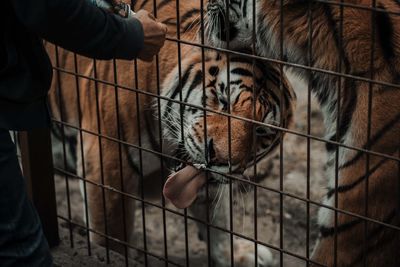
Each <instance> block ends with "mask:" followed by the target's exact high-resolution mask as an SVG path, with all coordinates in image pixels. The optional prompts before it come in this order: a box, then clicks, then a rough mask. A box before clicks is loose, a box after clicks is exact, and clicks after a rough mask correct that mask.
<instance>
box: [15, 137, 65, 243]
mask: <svg viewBox="0 0 400 267" xmlns="http://www.w3.org/2000/svg"><path fill="white" fill-rule="evenodd" d="M18 139H19V142H20V147H21V156H22V169H23V173H24V176H25V178H26V179H27V185H28V194H29V196H30V198H31V200H32V202H33V204H34V205H35V207H36V209H37V212H38V214H39V217H40V220H41V222H42V226H43V231H44V234H45V236H46V238H47V241H48V243H49V246H50V247H54V246H57V245H58V243H59V241H60V238H59V235H58V222H57V205H56V195H55V187H54V176H53V158H52V152H51V137H50V130H49V129H35V130H32V131H29V132H20V133H19V135H18ZM38 155H40V157H38Z"/></svg>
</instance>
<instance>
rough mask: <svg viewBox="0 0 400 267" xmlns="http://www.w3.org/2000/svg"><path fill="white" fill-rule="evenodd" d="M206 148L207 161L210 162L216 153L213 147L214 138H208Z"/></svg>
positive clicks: (214, 158) (213, 159)
mask: <svg viewBox="0 0 400 267" xmlns="http://www.w3.org/2000/svg"><path fill="white" fill-rule="evenodd" d="M207 149H208V155H207V156H208V163H211V162H213V161H215V160H216V153H215V148H214V140H213V139H212V138H210V139H209V140H208V144H207Z"/></svg>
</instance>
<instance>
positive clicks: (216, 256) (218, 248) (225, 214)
mask: <svg viewBox="0 0 400 267" xmlns="http://www.w3.org/2000/svg"><path fill="white" fill-rule="evenodd" d="M204 191H205V190H203V191H202V192H201V194H199V197H198V198H197V199H196V201H195V202H194V203H193V205H192V206H191V207H190V212H191V213H192V214H193V216H194V217H195V218H198V219H200V220H202V221H205V222H206V221H207V209H208V208H209V214H208V216H209V221H210V223H211V224H212V225H215V226H217V227H219V228H222V229H226V230H229V217H230V216H229V185H226V184H220V185H219V189H216V188H215V187H213V186H210V187H209V197H208V198H207V196H206V194H205V192H204ZM214 200H215V201H214ZM197 225H198V228H199V237H200V239H201V240H203V241H205V242H207V236H209V237H210V241H209V245H210V246H211V247H210V252H211V255H210V257H211V260H212V263H213V266H218V267H224V266H231V246H230V244H231V237H230V234H229V233H227V232H225V231H221V230H219V229H216V228H215V227H212V226H211V227H209V230H207V226H206V225H205V224H204V223H200V222H199V223H198V224H197ZM208 231H209V233H208ZM233 250H234V251H233V255H234V266H236V267H248V266H255V258H254V255H255V253H254V243H253V242H251V241H247V240H244V239H238V238H236V237H234V240H233ZM257 263H258V265H257V266H260V267H264V266H265V267H267V266H272V264H273V259H272V254H271V252H270V251H269V249H268V248H266V247H264V246H261V245H259V246H258V259H257Z"/></svg>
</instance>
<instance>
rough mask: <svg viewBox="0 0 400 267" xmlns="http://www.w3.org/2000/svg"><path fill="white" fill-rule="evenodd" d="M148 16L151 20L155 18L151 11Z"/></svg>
mask: <svg viewBox="0 0 400 267" xmlns="http://www.w3.org/2000/svg"><path fill="white" fill-rule="evenodd" d="M148 16H149V18H151V19H152V20H156V18H155V17H154V15H153V14H152V13H149V14H148Z"/></svg>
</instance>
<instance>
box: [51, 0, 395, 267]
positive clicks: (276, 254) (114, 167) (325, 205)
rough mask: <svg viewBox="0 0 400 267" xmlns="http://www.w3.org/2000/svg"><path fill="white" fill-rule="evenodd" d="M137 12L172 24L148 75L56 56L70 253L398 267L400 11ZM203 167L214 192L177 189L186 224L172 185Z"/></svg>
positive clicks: (58, 146) (317, 7) (155, 262)
mask: <svg viewBox="0 0 400 267" xmlns="http://www.w3.org/2000/svg"><path fill="white" fill-rule="evenodd" d="M130 6H131V7H132V9H133V10H139V9H142V8H144V9H146V10H148V11H149V12H152V13H153V14H154V16H155V17H157V18H158V20H159V21H161V22H163V23H165V24H167V25H168V29H169V32H168V38H167V42H166V45H165V47H164V48H163V49H162V51H161V52H160V54H159V55H158V56H156V57H155V58H154V60H153V61H152V62H151V63H145V62H141V61H136V60H135V61H118V60H112V61H98V60H93V59H88V58H84V57H81V56H78V55H76V54H73V53H71V52H68V51H65V50H63V49H61V48H58V47H54V46H52V45H50V44H48V45H47V48H48V52H49V54H50V57H51V59H52V61H53V65H54V73H55V76H54V81H53V85H52V92H51V94H50V108H51V111H52V114H53V115H52V116H53V119H52V121H53V129H52V133H53V157H54V159H53V160H54V162H55V167H54V170H55V172H56V174H57V175H56V189H57V204H58V210H59V211H58V215H57V217H58V220H59V221H60V222H61V225H62V229H63V231H64V232H65V229H66V233H67V234H66V239H67V240H68V241H69V243H70V245H71V246H72V247H82V246H83V247H85V249H86V251H87V254H88V255H92V254H96V255H102V257H103V259H104V261H105V262H106V263H111V264H114V265H126V266H128V265H131V266H135V265H143V266H159V265H160V266H207V265H208V266H212V265H215V266H367V265H368V266H377V264H383V265H384V266H398V264H399V259H398V256H397V254H396V248H397V247H398V245H399V242H400V237H399V230H400V228H399V210H398V209H399V204H400V201H399V196H400V194H399V190H400V154H399V153H400V152H399V147H400V122H399V120H400V115H399V114H400V108H399V104H398V103H400V102H399V101H400V93H399V84H398V74H397V73H398V67H397V61H398V59H397V50H398V46H397V33H398V26H397V25H398V22H397V21H398V15H399V14H400V12H398V11H400V7H399V6H398V4H397V3H396V2H381V1H375V0H372V1H371V2H369V1H356V2H348V1H339V2H336V1H323V0H315V1H301V2H298V1H294V0H293V1H292V0H288V1H283V0H281V1H246V0H242V1H228V0H226V1H222V0H221V1H215V0H214V1H212V0H210V1H206V0H196V1H185V2H184V1H179V0H175V1H172V0H171V1H148V0H138V1H133V2H132V3H130ZM396 10H398V11H396ZM293 74H294V75H293ZM299 77H300V79H299ZM304 81H305V82H304ZM292 88H293V89H294V90H295V91H296V94H297V99H296V97H295V96H294V94H293V91H292V90H293V89H292ZM295 105H297V109H294V106H295ZM193 165H194V166H196V168H201V169H202V170H203V173H204V175H205V176H206V177H205V179H204V178H196V179H195V180H196V182H195V183H201V182H198V181H201V180H202V179H203V180H204V181H205V184H204V186H203V187H202V189H201V190H199V192H195V193H198V194H197V195H196V194H195V193H190V194H189V193H188V194H189V196H187V194H186V193H187V192H191V191H193V187H195V188H196V190H195V191H197V187H196V186H197V185H196V186H194V185H193V183H191V182H186V183H185V182H180V183H178V185H174V190H175V191H177V192H175V193H174V194H172V196H171V195H169V196H170V197H169V198H170V200H171V201H172V203H174V204H175V205H178V206H179V205H183V204H182V203H184V202H188V201H189V200H190V201H189V202H190V203H192V202H193V204H192V205H191V206H190V207H188V208H186V206H187V205H184V206H185V208H184V209H177V208H175V207H174V206H173V205H172V204H171V201H170V200H168V199H166V198H165V197H164V196H163V186H164V184H165V183H166V181H167V178H168V180H169V178H171V176H170V174H171V173H180V172H181V171H182V170H184V169H185V166H193ZM167 182H168V181H167ZM169 182H170V183H172V184H174V180H169ZM177 188H178V189H177ZM325 188H326V189H325ZM324 195H325V196H324ZM196 197H197V198H196ZM171 198H172V199H171ZM194 198H196V199H194ZM318 210H319V212H318ZM317 240H319V242H318V243H317V245H316V242H317Z"/></svg>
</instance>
